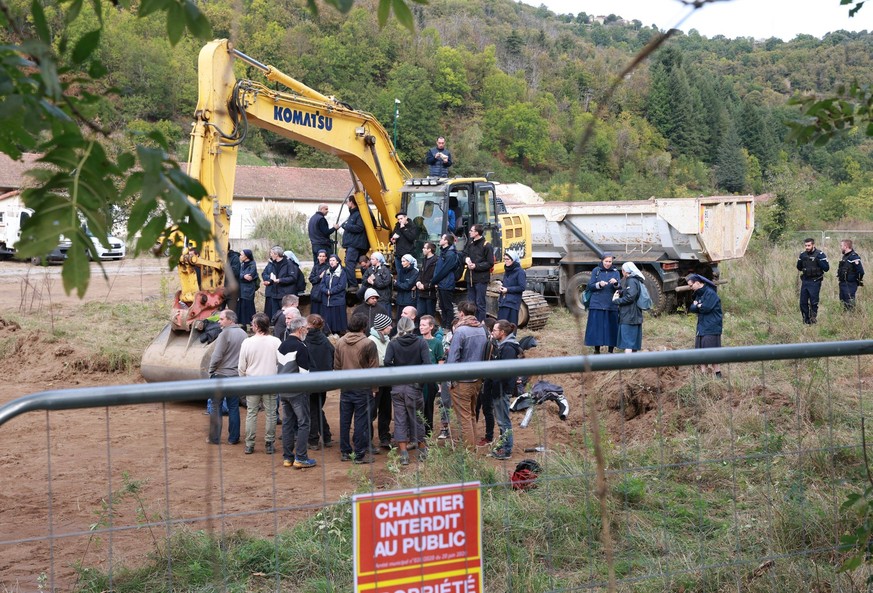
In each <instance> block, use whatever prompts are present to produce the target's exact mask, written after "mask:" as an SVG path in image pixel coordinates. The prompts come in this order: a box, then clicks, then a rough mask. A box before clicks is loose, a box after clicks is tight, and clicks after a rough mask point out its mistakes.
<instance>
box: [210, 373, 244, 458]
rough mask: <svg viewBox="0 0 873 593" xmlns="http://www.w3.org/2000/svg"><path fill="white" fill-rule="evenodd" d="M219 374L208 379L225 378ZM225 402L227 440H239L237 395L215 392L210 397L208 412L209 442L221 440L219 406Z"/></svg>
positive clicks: (232, 441)
mask: <svg viewBox="0 0 873 593" xmlns="http://www.w3.org/2000/svg"><path fill="white" fill-rule="evenodd" d="M227 378H228V377H221V376H219V375H212V376H211V377H210V379H227ZM225 402H226V403H227V442H228V443H231V444H236V443H238V442H239V428H240V422H239V397H236V396H235V397H225V396H222V395H221V394H216V395H215V396H214V397H213V398H212V413H211V414H209V442H210V443H214V444H216V445H217V444H218V443H220V442H221V425H222V424H223V423H224V421H223V420H222V419H221V408H222V407H224V403H225Z"/></svg>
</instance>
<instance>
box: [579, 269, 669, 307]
mask: <svg viewBox="0 0 873 593" xmlns="http://www.w3.org/2000/svg"><path fill="white" fill-rule="evenodd" d="M589 280H591V272H579V273H578V274H576V275H575V276H573V277H572V278H570V281H569V282H567V290H566V291H564V302H565V303H566V304H567V308H568V309H570V313H572V314H573V315H575V316H576V317H580V316H582V315H583V314H584V313H585V307H583V306H582V293H583V292H585V289H586V288H588V281H589ZM654 299H655V297H654V295H653V296H652V300H654Z"/></svg>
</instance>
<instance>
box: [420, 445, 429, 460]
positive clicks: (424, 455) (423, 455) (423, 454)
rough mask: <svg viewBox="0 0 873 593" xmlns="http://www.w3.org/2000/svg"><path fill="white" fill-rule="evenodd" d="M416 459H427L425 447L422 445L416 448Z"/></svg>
mask: <svg viewBox="0 0 873 593" xmlns="http://www.w3.org/2000/svg"><path fill="white" fill-rule="evenodd" d="M418 460H419V461H427V447H422V448H421V449H419V450H418Z"/></svg>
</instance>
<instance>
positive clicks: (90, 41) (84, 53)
mask: <svg viewBox="0 0 873 593" xmlns="http://www.w3.org/2000/svg"><path fill="white" fill-rule="evenodd" d="M101 32H102V29H95V30H94V31H91V32H90V33H85V34H84V35H82V37H81V39H79V41H78V42H76V47H75V48H73V62H75V63H76V64H81V63H82V62H84V61H85V60H86V59H88V56H90V55H91V54H92V53H94V50H95V49H97V46H98V45H99V44H100V33H101Z"/></svg>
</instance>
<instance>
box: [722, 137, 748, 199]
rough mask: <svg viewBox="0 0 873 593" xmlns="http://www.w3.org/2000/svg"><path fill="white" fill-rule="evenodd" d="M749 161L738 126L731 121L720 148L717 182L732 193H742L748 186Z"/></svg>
mask: <svg viewBox="0 0 873 593" xmlns="http://www.w3.org/2000/svg"><path fill="white" fill-rule="evenodd" d="M747 173H748V163H747V159H746V155H745V153H744V151H743V144H742V142H741V141H740V135H739V134H738V133H737V129H736V126H735V125H734V124H733V122H732V121H731V122H729V123H728V126H727V129H726V130H725V133H724V135H723V136H722V139H721V145H720V146H719V148H718V158H717V159H716V162H715V183H716V185H717V186H718V187H720V188H721V189H723V190H725V191H728V192H730V193H740V192H742V191H744V190H745V188H746V175H747Z"/></svg>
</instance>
